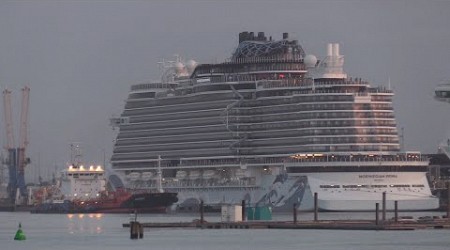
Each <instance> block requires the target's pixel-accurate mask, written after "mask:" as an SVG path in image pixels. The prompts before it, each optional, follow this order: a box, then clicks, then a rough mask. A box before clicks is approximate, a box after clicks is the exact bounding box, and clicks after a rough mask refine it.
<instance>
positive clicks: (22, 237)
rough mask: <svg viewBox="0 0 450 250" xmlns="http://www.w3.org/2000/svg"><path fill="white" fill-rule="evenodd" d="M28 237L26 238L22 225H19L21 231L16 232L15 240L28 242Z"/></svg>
mask: <svg viewBox="0 0 450 250" xmlns="http://www.w3.org/2000/svg"><path fill="white" fill-rule="evenodd" d="M26 239H27V237H26V236H25V234H24V233H23V231H22V224H21V223H19V229H18V230H17V232H16V236H14V240H26Z"/></svg>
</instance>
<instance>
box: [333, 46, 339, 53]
mask: <svg viewBox="0 0 450 250" xmlns="http://www.w3.org/2000/svg"><path fill="white" fill-rule="evenodd" d="M333 56H339V43H334V44H333Z"/></svg>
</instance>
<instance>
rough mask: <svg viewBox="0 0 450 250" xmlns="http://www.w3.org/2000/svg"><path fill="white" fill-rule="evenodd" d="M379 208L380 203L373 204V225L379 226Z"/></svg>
mask: <svg viewBox="0 0 450 250" xmlns="http://www.w3.org/2000/svg"><path fill="white" fill-rule="evenodd" d="M379 206H380V203H378V202H377V203H375V225H378V224H379V218H378V212H379V211H378V210H379Z"/></svg>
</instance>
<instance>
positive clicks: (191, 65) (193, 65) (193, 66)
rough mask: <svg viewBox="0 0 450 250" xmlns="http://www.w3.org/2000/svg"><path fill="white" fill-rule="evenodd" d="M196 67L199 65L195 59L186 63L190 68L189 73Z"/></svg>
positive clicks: (188, 68)
mask: <svg viewBox="0 0 450 250" xmlns="http://www.w3.org/2000/svg"><path fill="white" fill-rule="evenodd" d="M195 67H197V62H196V61H194V60H189V61H188V62H187V64H186V68H187V70H188V72H189V73H192V72H194V70H195Z"/></svg>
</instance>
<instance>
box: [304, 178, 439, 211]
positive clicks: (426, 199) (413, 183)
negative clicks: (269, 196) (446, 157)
mask: <svg viewBox="0 0 450 250" xmlns="http://www.w3.org/2000/svg"><path fill="white" fill-rule="evenodd" d="M307 179H308V186H307V190H306V191H305V196H304V197H303V200H302V201H303V202H302V204H301V206H300V209H306V210H308V209H310V208H313V207H314V198H313V196H314V193H317V195H318V207H319V209H320V210H322V211H374V210H375V206H376V205H375V204H376V203H379V206H380V209H381V204H382V200H383V192H386V209H387V210H394V209H395V201H397V202H398V209H399V210H402V211H417V210H434V209H437V208H439V199H438V198H437V197H435V196H433V195H432V194H431V192H430V188H429V186H428V181H427V178H426V175H425V173H422V172H375V173H374V172H358V173H314V174H308V178H307ZM330 183H333V184H332V185H336V186H339V188H323V187H324V186H326V185H330ZM358 185H360V187H358ZM321 186H322V188H321ZM348 186H352V187H348ZM353 186H356V187H353Z"/></svg>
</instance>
